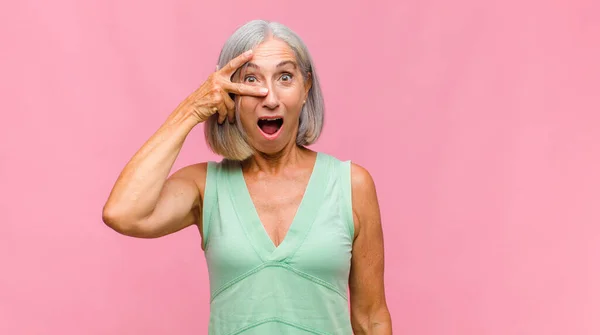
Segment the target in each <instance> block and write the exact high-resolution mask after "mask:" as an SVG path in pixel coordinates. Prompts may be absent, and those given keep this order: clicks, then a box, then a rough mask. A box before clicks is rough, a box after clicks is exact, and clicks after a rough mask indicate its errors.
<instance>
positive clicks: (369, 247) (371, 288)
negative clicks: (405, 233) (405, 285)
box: [349, 164, 389, 327]
mask: <svg viewBox="0 0 600 335" xmlns="http://www.w3.org/2000/svg"><path fill="white" fill-rule="evenodd" d="M351 173H352V178H351V179H352V208H353V215H354V220H355V240H354V245H353V250H352V265H351V270H350V280H349V286H350V298H351V311H352V319H353V320H352V321H353V326H355V327H359V326H360V327H362V326H365V327H366V326H367V323H371V326H372V323H373V322H374V320H373V318H375V319H377V320H379V321H381V322H388V318H389V312H388V310H387V305H386V301H385V292H384V281H383V275H384V248H383V230H382V228H381V216H380V210H379V203H378V199H377V193H376V190H375V183H374V182H373V178H372V177H371V175H370V174H369V172H368V171H367V170H366V169H364V168H363V167H361V166H359V165H356V164H352V168H351ZM369 327H370V326H369Z"/></svg>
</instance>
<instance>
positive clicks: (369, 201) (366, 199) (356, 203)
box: [351, 162, 379, 237]
mask: <svg viewBox="0 0 600 335" xmlns="http://www.w3.org/2000/svg"><path fill="white" fill-rule="evenodd" d="M351 183H352V213H353V216H354V228H355V229H354V230H355V237H357V236H358V235H359V234H360V231H361V230H362V229H363V228H364V226H365V225H372V224H375V225H377V224H379V203H378V200H377V192H376V189H375V181H374V180H373V177H372V176H371V173H369V171H368V170H367V169H365V168H364V167H363V166H361V165H358V164H356V163H354V162H353V163H352V166H351Z"/></svg>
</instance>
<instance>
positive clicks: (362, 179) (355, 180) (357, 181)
mask: <svg viewBox="0 0 600 335" xmlns="http://www.w3.org/2000/svg"><path fill="white" fill-rule="evenodd" d="M350 173H351V175H352V191H358V192H359V193H363V192H370V191H374V190H375V182H374V181H373V177H372V176H371V173H369V171H368V170H367V169H365V168H364V167H363V166H361V165H358V164H356V163H354V162H352V166H351V172H350Z"/></svg>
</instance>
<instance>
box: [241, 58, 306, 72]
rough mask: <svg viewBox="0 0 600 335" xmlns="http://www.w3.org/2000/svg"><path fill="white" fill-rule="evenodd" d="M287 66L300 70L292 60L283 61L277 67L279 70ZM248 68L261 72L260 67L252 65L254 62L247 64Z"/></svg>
mask: <svg viewBox="0 0 600 335" xmlns="http://www.w3.org/2000/svg"><path fill="white" fill-rule="evenodd" d="M286 65H292V66H293V67H294V68H295V69H296V68H298V65H297V64H296V62H294V61H291V60H284V61H281V62H279V64H277V66H276V67H278V68H279V67H282V66H286ZM246 66H247V67H251V68H255V69H257V70H260V66H258V65H256V64H254V63H252V62H248V63H246Z"/></svg>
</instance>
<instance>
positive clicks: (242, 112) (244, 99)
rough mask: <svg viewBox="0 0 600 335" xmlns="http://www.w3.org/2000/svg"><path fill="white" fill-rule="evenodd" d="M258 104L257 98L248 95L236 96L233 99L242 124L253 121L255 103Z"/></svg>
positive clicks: (245, 124)
mask: <svg viewBox="0 0 600 335" xmlns="http://www.w3.org/2000/svg"><path fill="white" fill-rule="evenodd" d="M257 104H258V99H254V98H252V97H248V96H238V97H236V99H235V106H236V110H237V112H238V114H239V116H240V120H241V121H242V124H243V125H244V126H247V124H248V123H249V122H250V123H253V121H254V111H255V110H256V105H257Z"/></svg>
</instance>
